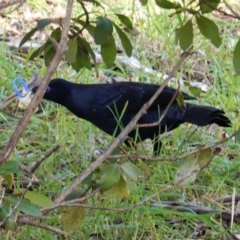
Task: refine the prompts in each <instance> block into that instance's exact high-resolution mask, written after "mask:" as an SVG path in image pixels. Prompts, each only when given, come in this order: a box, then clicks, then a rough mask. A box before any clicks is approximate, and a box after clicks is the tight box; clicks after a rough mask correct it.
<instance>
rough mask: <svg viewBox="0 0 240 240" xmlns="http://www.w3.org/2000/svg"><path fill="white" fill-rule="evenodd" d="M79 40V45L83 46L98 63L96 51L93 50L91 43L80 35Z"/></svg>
mask: <svg viewBox="0 0 240 240" xmlns="http://www.w3.org/2000/svg"><path fill="white" fill-rule="evenodd" d="M77 41H78V46H80V47H81V48H84V49H85V50H86V51H87V52H88V53H89V54H90V56H91V57H92V60H93V61H94V63H95V64H96V56H95V53H94V51H93V50H92V48H91V46H90V44H89V43H88V42H87V41H86V40H85V39H83V38H81V37H78V38H77Z"/></svg>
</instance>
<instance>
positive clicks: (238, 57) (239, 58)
mask: <svg viewBox="0 0 240 240" xmlns="http://www.w3.org/2000/svg"><path fill="white" fill-rule="evenodd" d="M233 66H234V69H235V72H236V73H237V74H240V39H239V40H238V42H237V44H236V46H235V49H234V52H233Z"/></svg>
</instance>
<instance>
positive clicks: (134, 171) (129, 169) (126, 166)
mask: <svg viewBox="0 0 240 240" xmlns="http://www.w3.org/2000/svg"><path fill="white" fill-rule="evenodd" d="M121 168H122V169H123V171H124V172H125V173H126V174H127V175H128V176H129V177H130V178H131V179H132V180H134V181H135V180H137V178H139V177H140V176H142V175H143V173H142V171H141V170H140V168H138V167H137V166H136V165H134V164H133V163H131V162H125V163H123V164H122V165H121Z"/></svg>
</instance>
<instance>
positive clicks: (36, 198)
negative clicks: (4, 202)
mask: <svg viewBox="0 0 240 240" xmlns="http://www.w3.org/2000/svg"><path fill="white" fill-rule="evenodd" d="M24 192H25V189H18V190H17V191H16V192H14V194H13V195H15V194H16V195H19V194H23V193H24ZM24 198H25V199H27V200H29V201H30V202H31V203H33V204H36V205H37V206H39V207H42V208H45V207H52V206H53V205H54V203H53V201H52V200H51V199H49V198H48V197H47V196H45V195H43V194H40V193H38V192H32V191H27V193H26V194H25V195H24Z"/></svg>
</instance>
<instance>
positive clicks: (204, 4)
mask: <svg viewBox="0 0 240 240" xmlns="http://www.w3.org/2000/svg"><path fill="white" fill-rule="evenodd" d="M220 1H221V0H199V6H200V9H201V12H202V14H205V13H210V12H212V11H214V10H215V9H217V7H218V5H219V3H220Z"/></svg>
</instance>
